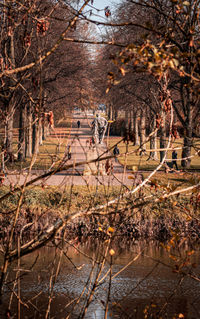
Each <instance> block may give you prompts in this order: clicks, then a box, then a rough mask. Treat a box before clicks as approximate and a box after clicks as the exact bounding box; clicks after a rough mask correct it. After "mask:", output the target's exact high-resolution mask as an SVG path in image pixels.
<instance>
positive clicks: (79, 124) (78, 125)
mask: <svg viewBox="0 0 200 319" xmlns="http://www.w3.org/2000/svg"><path fill="white" fill-rule="evenodd" d="M77 127H78V128H80V127H81V122H80V121H79V120H78V121H77Z"/></svg>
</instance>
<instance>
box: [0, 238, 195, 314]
mask: <svg viewBox="0 0 200 319" xmlns="http://www.w3.org/2000/svg"><path fill="white" fill-rule="evenodd" d="M105 247H106V243H99V242H98V241H96V240H94V239H90V241H85V242H84V243H80V242H76V243H75V248H74V247H72V246H67V245H66V244H65V246H64V253H63V254H62V258H61V260H60V254H61V249H60V248H55V247H53V245H49V246H48V247H45V248H42V249H40V250H39V251H36V252H34V253H33V254H31V255H29V256H25V257H23V258H22V259H21V262H20V265H19V264H18V265H17V264H12V271H11V270H10V272H9V277H8V279H7V281H8V282H9V284H8V285H7V286H6V287H5V290H4V295H3V299H2V301H3V303H2V305H1V310H0V318H5V317H4V313H5V309H6V308H8V307H9V308H10V309H11V312H12V314H13V315H14V318H17V315H16V313H17V299H16V297H15V296H14V295H13V296H12V300H11V298H10V297H11V295H12V293H11V291H12V290H13V282H12V280H13V279H14V278H15V276H16V272H17V270H18V269H20V281H18V285H20V296H21V300H22V302H23V304H24V305H22V304H21V306H20V314H21V317H20V318H23V319H24V318H59V319H60V318H68V317H67V316H68V315H69V314H70V316H69V318H73V319H74V318H83V317H84V316H85V317H84V318H87V319H92V318H94V319H95V318H98V319H100V318H104V317H105V308H106V304H107V301H108V300H109V303H108V304H109V307H108V311H107V318H120V319H121V318H137V319H142V318H191V319H194V318H195V319H197V318H200V309H199V308H200V307H199V304H200V266H199V264H200V253H199V251H198V250H197V249H195V252H194V254H191V253H189V254H187V251H190V252H191V248H189V247H187V245H184V247H182V249H180V248H179V249H177V250H176V251H174V255H175V256H176V260H175V257H173V256H171V257H169V252H167V250H166V249H165V248H164V247H163V246H162V245H161V244H159V243H158V242H155V241H152V242H145V241H131V242H127V241H116V242H113V243H112V245H111V248H112V249H113V250H114V252H115V254H114V255H113V256H112V257H111V256H110V255H108V257H107V260H106V262H105V265H104V267H103V269H102V273H101V274H100V276H99V280H100V283H99V285H98V286H97V287H96V290H95V294H94V296H93V298H91V303H89V306H88V308H87V307H86V308H87V312H86V313H85V314H84V311H83V309H84V308H85V307H84V306H86V304H87V301H88V299H89V296H90V291H91V289H92V287H94V281H95V278H96V277H97V276H98V274H99V269H100V267H101V263H99V264H95V263H94V262H93V260H95V259H96V260H98V261H99V260H100V259H101V258H102V252H103V250H102V249H105ZM109 249H110V248H109ZM190 254H191V256H188V255H190ZM186 258H187V259H186ZM188 258H189V259H188ZM60 261H61V263H60V264H59V262H60ZM184 262H185V264H183V263H184ZM128 264H129V265H128ZM110 265H112V266H111V269H112V271H111V272H109V273H108V275H107V276H106V277H105V279H104V280H102V278H103V277H104V276H105V275H106V274H107V272H108V270H109V269H110ZM178 265H179V266H181V265H182V266H183V267H182V268H181V271H180V272H178V271H177V270H178ZM125 266H127V267H126V268H125V269H124V270H123V271H121V272H120V270H122V269H123V267H125ZM56 272H57V274H56ZM110 273H111V275H110ZM110 278H111V279H112V280H111V281H110ZM17 287H18V286H17V285H16V287H14V290H15V292H17ZM50 292H51V299H50V298H49V294H50ZM81 294H82V297H81V298H80V300H79V297H80V295H81ZM49 300H51V303H50V304H51V306H50V307H49V308H48V302H49ZM9 303H10V306H9ZM47 309H49V311H48V315H47Z"/></svg>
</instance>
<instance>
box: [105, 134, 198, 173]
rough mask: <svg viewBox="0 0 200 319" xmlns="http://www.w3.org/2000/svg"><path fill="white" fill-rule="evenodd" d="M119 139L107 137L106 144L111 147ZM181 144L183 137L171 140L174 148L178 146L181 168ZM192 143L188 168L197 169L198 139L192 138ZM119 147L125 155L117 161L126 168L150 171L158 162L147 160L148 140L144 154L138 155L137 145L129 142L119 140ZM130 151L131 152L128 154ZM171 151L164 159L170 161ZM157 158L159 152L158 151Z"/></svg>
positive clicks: (179, 165)
mask: <svg viewBox="0 0 200 319" xmlns="http://www.w3.org/2000/svg"><path fill="white" fill-rule="evenodd" d="M120 140H121V137H110V138H109V142H108V146H109V147H112V146H113V145H115V144H116V143H118V142H119V141H120ZM158 145H159V144H158ZM182 145H183V139H177V140H176V141H175V142H173V145H172V146H173V147H175V148H180V149H178V150H177V153H178V161H177V164H178V167H179V168H181V160H180V159H181V148H182ZM193 145H194V147H193V148H192V156H193V157H192V160H191V168H190V170H199V169H200V158H199V156H198V155H197V154H195V153H196V152H197V149H198V150H199V149H200V139H194V140H193ZM118 146H119V149H120V154H124V153H127V155H123V156H119V162H120V163H121V164H122V165H124V164H126V165H127V167H128V168H130V169H131V168H132V167H134V169H137V170H145V171H151V170H154V169H155V168H156V167H157V166H158V164H159V160H158V161H154V160H148V158H149V154H150V153H149V149H150V145H149V142H148V143H147V145H146V148H147V152H146V154H143V155H140V152H139V146H133V145H132V143H129V144H128V145H127V144H126V143H124V142H123V141H121V142H120V143H119V145H118ZM128 153H131V154H128ZM171 154H172V151H168V153H167V160H166V161H169V162H170V161H171V158H172V157H171V156H172V155H171ZM158 159H159V152H158Z"/></svg>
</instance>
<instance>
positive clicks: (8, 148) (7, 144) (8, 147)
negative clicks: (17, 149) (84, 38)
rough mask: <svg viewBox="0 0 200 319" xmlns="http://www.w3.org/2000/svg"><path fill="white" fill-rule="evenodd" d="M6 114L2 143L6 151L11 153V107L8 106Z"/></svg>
mask: <svg viewBox="0 0 200 319" xmlns="http://www.w3.org/2000/svg"><path fill="white" fill-rule="evenodd" d="M7 110H8V115H7V117H6V124H5V139H4V145H5V149H6V151H7V153H12V143H13V113H14V111H13V108H12V107H10V106H8V108H7Z"/></svg>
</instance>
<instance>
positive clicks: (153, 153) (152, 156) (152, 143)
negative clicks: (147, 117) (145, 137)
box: [149, 116, 158, 160]
mask: <svg viewBox="0 0 200 319" xmlns="http://www.w3.org/2000/svg"><path fill="white" fill-rule="evenodd" d="M150 127H151V132H153V131H154V130H155V127H156V117H155V116H154V118H153V121H152V124H151V126H150ZM150 149H151V150H153V149H154V150H155V149H157V132H155V133H154V134H153V135H152V136H151V137H150ZM149 159H152V160H157V159H158V156H157V152H156V151H151V152H150V155H149Z"/></svg>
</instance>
